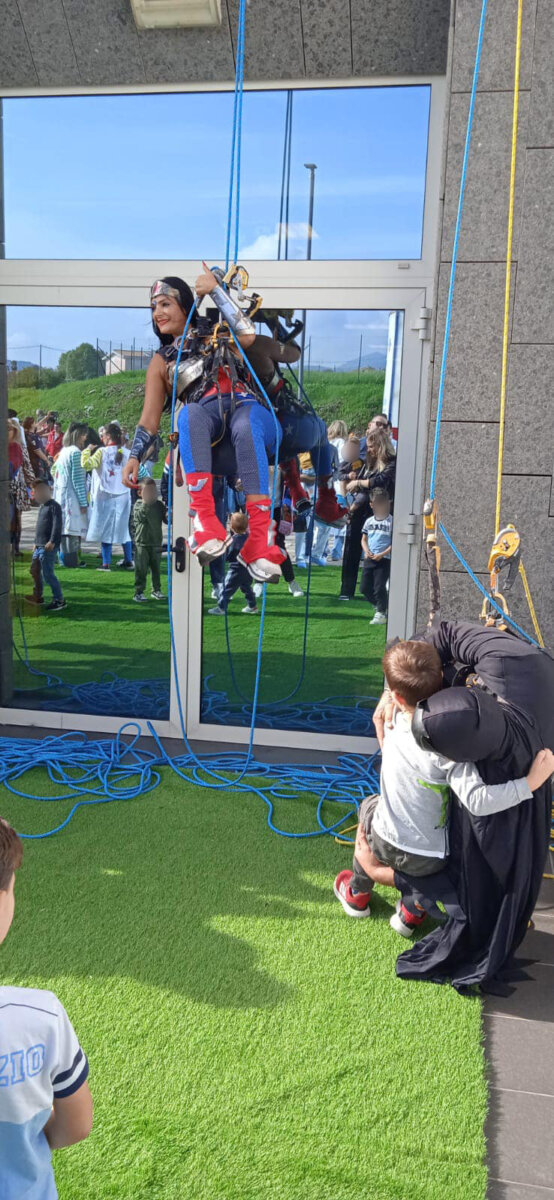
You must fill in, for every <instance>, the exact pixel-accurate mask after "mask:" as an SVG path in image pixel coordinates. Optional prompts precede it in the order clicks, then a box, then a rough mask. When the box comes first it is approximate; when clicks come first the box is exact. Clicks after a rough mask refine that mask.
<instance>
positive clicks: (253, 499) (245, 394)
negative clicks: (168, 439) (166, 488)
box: [124, 270, 283, 583]
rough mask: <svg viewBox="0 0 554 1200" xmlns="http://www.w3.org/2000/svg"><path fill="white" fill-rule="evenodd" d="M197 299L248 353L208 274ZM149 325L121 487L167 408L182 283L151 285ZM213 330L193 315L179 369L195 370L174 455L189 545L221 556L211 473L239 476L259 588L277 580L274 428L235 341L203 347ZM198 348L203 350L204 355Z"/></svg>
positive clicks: (248, 562)
mask: <svg viewBox="0 0 554 1200" xmlns="http://www.w3.org/2000/svg"><path fill="white" fill-rule="evenodd" d="M195 287H196V293H197V296H198V297H199V298H200V299H202V298H203V297H204V296H210V297H211V299H212V300H213V302H214V303H215V305H216V306H217V308H218V309H219V310H220V312H221V314H222V317H223V318H224V320H225V321H226V322H227V324H228V325H229V327H230V328H231V329H232V330H233V332H234V334H235V336H236V338H237V341H238V342H239V344H240V345H241V346H242V347H243V348H244V349H245V350H249V348H250V347H251V345H252V343H253V341H254V339H255V336H256V333H255V327H254V325H253V323H252V321H251V320H250V319H249V318H248V317H246V316H245V315H244V314H243V313H242V311H241V310H240V308H239V306H238V305H237V304H236V302H235V301H234V300H233V299H232V297H231V296H230V295H229V293H228V292H225V291H224V289H223V288H222V286H221V285H220V283H219V280H218V279H217V278H216V276H215V275H214V274H213V273H212V272H211V271H208V270H206V271H205V272H204V273H203V274H202V275H200V276H199V277H198V279H197V281H196V284H195ZM150 301H151V309H152V324H153V328H154V332H155V334H156V336H157V337H158V338H159V340H160V343H161V345H160V348H159V349H158V351H157V352H156V354H155V355H154V357H153V359H152V360H151V362H150V364H149V366H148V370H147V372H146V390H145V399H144V407H143V410H142V415H141V418H140V424H139V425H138V427H137V430H136V432H135V438H134V441H133V445H132V447H131V455H130V459H129V462H128V463H127V464H126V467H125V472H124V481H125V483H126V484H127V486H132V485H133V484H134V483H136V480H137V473H138V468H139V463H141V462H142V460H143V458H144V456H145V454H146V453H147V451H148V449H149V448H150V446H151V444H152V442H153V440H154V438H155V436H156V434H157V432H158V429H159V425H160V420H161V415H162V412H163V411H164V410H167V409H170V408H171V398H172V390H173V373H174V367H175V362H176V360H177V356H178V350H179V344H180V341H181V337H182V334H183V331H184V328H185V324H186V321H187V317H188V314H189V313H190V311H191V308H192V306H193V303H194V297H193V294H192V292H191V289H190V288H189V286H188V284H186V283H185V282H184V281H183V280H182V279H179V278H177V277H174V276H167V277H166V278H165V279H159V280H156V282H155V283H154V284H153V285H152V288H151V292H150ZM212 333H213V328H212V324H211V323H210V321H209V320H208V319H206V318H202V317H199V316H198V314H197V313H196V312H195V313H194V315H193V318H192V321H191V326H190V330H189V335H188V337H187V341H186V343H185V347H184V351H183V368H184V369H186V368H187V364H188V366H189V367H190V368H191V371H194V369H195V365H196V364H198V368H199V374H198V379H197V381H196V382H194V381H192V382H191V384H190V386H188V387H187V389H186V392H183V401H184V403H183V407H182V408H181V411H180V413H179V417H178V422H177V424H178V432H179V453H180V459H181V465H182V468H183V473H184V475H185V482H186V485H187V489H188V493H189V500H190V514H191V516H192V517H193V533H192V536H191V538H190V539H189V548H190V550H191V551H192V553H193V554H196V555H197V556H198V559H199V561H200V562H201V563H202V564H203V565H204V564H207V563H209V562H212V561H213V560H214V559H216V558H219V557H221V555H223V554H224V553H225V551H226V549H227V546H228V544H229V537H228V533H227V530H226V529H225V527H224V525H223V524H222V522H221V521H220V520H219V518H218V516H217V513H216V508H215V502H214V493H213V484H214V474H228V475H232V474H234V475H239V476H240V478H241V480H242V485H243V488H244V491H245V493H246V508H247V512H248V517H249V534H248V537H247V539H246V541H245V543H244V546H243V547H242V550H241V552H240V559H241V562H242V563H243V564H244V565H245V566H246V567H247V569H248V571H249V572H250V574H251V575H252V577H253V578H254V579H257V580H259V581H260V582H261V583H266V582H267V583H278V581H279V579H280V576H281V563H282V561H283V553H282V551H281V550H280V549H279V547H278V546H276V545H275V528H274V522H273V521H272V519H271V500H270V496H269V462H268V459H269V458H270V457H273V456H274V455H275V454H276V451H277V448H278V440H279V437H280V433H279V430H278V429H276V428H275V422H274V419H273V416H272V414H271V413H270V412H269V410H268V409H267V408H266V407H264V405H263V404H262V403H261V402H260V399H259V398H258V397H257V395H256V394H255V392H254V391H253V388H252V384H251V381H250V376H249V373H248V370H247V368H246V367H245V366H244V364H243V361H242V358H241V356H240V354H239V352H238V351H237V350H236V348H235V347H234V345H232V344H231V345H230V346H229V350H228V352H226V353H225V354H223V353H222V352H220V350H219V348H214V350H213V352H210V350H209V343H210V339H211V336H212ZM202 351H206V353H205V354H204V355H202V353H199V352H202ZM224 439H225V440H226V441H230V445H231V448H232V452H233V456H234V461H232V462H231V466H230V468H229V469H223V470H221V469H219V470H215V471H214V455H213V452H212V448H213V447H214V446H217V445H218V443H220V442H223V441H224Z"/></svg>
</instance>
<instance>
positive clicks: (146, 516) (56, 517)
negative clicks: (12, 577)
mask: <svg viewBox="0 0 554 1200" xmlns="http://www.w3.org/2000/svg"><path fill="white" fill-rule="evenodd" d="M33 498H34V500H35V502H36V503H37V504H38V505H39V509H38V513H37V521H36V527H35V545H34V549H33V555H32V559H31V568H30V571H31V576H32V579H33V592H32V595H29V596H27V597H26V599H27V600H28V601H29V602H30V603H32V604H36V605H43V604H44V603H45V602H44V584H45V583H46V584H47V585H48V587H49V588H50V590H51V592H52V600H51V602H50V603H49V604H46V605H45V610H46V611H47V612H60V611H61V610H62V609H64V608H66V607H67V601H66V599H65V597H64V595H63V591H62V587H61V584H60V581H59V579H58V577H57V575H56V562H57V557H58V553H59V550H60V545H61V540H62V509H61V506H60V504H58V501H57V500H54V499H53V496H52V490H51V488H50V485H49V484H48V483H47V482H46V481H45V480H40V481H38V480H37V482H36V483H35V486H34V489H33ZM166 521H167V513H166V508H165V504H163V502H162V501H161V500H159V499H158V489H157V487H156V483H155V480H154V479H145V480H144V481H143V483H141V484H140V486H139V496H138V499H137V500H136V503H135V504H134V506H133V510H132V515H131V523H130V524H131V535H132V539H133V544H134V563H135V594H134V597H133V599H134V600H135V601H136V602H137V603H139V604H142V603H145V602H146V595H145V587H146V583H147V579H148V575H150V577H151V588H152V590H151V597H152V599H153V600H163V592H162V585H161V558H162V547H163V530H162V525H163V523H164V522H166Z"/></svg>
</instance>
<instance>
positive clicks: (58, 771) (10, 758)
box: [0, 722, 378, 841]
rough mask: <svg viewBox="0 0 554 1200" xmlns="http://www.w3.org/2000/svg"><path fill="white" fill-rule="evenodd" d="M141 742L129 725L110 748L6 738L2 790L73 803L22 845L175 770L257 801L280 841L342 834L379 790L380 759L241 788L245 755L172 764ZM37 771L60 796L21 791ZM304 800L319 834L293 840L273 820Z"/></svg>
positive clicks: (262, 774)
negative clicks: (330, 815) (328, 813)
mask: <svg viewBox="0 0 554 1200" xmlns="http://www.w3.org/2000/svg"><path fill="white" fill-rule="evenodd" d="M126 732H131V733H132V736H131V740H130V741H129V742H125V741H124V740H123V734H124V733H126ZM151 732H152V731H151ZM140 736H141V730H140V726H139V725H135V724H134V722H129V723H128V724H126V725H123V726H122V727H121V729H120V730H119V731H118V733H117V735H116V737H115V738H114V739H113V740H109V741H108V740H106V741H87V738H86V737H85V735H84V734H83V733H65V734H62V735H60V736H57V737H47V738H42V739H40V740H37V741H35V740H33V739H29V738H4V739H3V741H2V751H3V754H2V761H1V763H0V786H3V787H5V788H6V790H7V791H9V792H11V794H12V795H13V796H17V797H18V798H21V799H25V800H35V801H38V802H39V803H45V804H56V803H60V802H66V803H67V802H68V801H71V800H74V801H75V803H74V804H73V805H72V807H71V810H70V812H69V813H68V814H67V816H66V817H64V819H63V821H61V822H59V823H58V824H57V825H56V826H55V827H54V828H53V829H49V830H47V831H45V832H44V833H35V834H32V833H21V834H20V837H22V838H25V839H26V840H30V841H41V840H43V839H45V838H48V837H52V836H53V835H54V834H56V833H60V832H61V830H62V829H65V828H66V827H67V826H68V825H69V822H70V821H71V819H72V817H73V816H74V815H75V813H76V812H77V811H78V809H79V808H89V807H92V806H93V805H96V804H107V803H110V802H112V801H118V800H125V801H126V800H135V799H138V798H139V797H140V796H143V795H145V794H147V793H149V792H152V791H154V790H155V788H157V787H158V785H159V784H160V782H161V774H160V768H161V767H163V766H170V767H171V768H172V770H173V771H175V772H176V773H177V774H178V775H180V777H181V778H182V779H185V780H186V781H187V782H188V783H195V784H197V785H199V786H200V787H209V788H211V789H213V786H214V785H213V784H212V783H211V782H210V780H211V779H212V778H221V779H224V780H225V787H226V790H227V791H238V792H243V793H248V794H252V793H253V794H254V795H256V796H258V797H259V798H260V799H261V800H262V801H263V803H264V804H265V805H266V807H267V809H268V813H267V824H268V827H269V829H271V830H272V832H273V833H277V834H279V835H280V836H281V837H287V838H293V839H302V838H307V837H309V838H313V837H322V836H325V835H330V834H334V833H336V831H337V830H338V829H340V827H341V826H343V825H344V824H345V823H346V822H347V821H348V820H350V819H352V818H353V819H356V817H357V812H358V808H359V805H360V804H361V802H362V800H363V799H364V797H365V796H367V795H368V793H369V792H375V791H376V790H377V789H378V775H377V769H376V761H377V757H378V756H377V755H376V754H374V755H373V757H372V758H370V759H369V760H367V759H366V758H365V757H363V756H362V755H355V754H349V755H341V757H340V758H339V761H338V763H337V766H336V767H321V766H319V765H317V764H311V765H308V766H300V765H298V764H284V763H261V762H260V763H255V764H254V767H253V770H252V772H251V775H252V780H251V781H250V782H242V776H243V773H244V771H243V758H244V756H243V755H242V754H238V753H221V754H209V755H205V756H204V758H203V759H202V761H201V760H199V759H198V758H197V757H196V755H195V754H193V753H192V752H191V751H190V750H189V752H188V753H187V754H184V755H181V756H179V757H178V758H175V759H171V758H170V757H169V755H168V754H167V753H166V751H165V750H164V749H163V747H162V746H161V745H160V746H159V749H160V751H161V753H160V754H159V755H158V756H157V755H155V754H154V753H153V752H152V751H150V750H145V749H143V748H139V746H138V744H137V743H138V741H139V738H140ZM156 740H157V739H156ZM37 767H38V768H41V769H42V770H44V771H46V773H47V775H48V779H49V780H50V783H51V784H53V786H54V788H55V789H57V791H56V792H55V794H53V795H40V794H37V793H35V792H33V791H26V790H24V788H23V787H22V786H21V783H20V781H21V780H22V779H23V777H24V776H25V774H26V773H27V772H28V771H31V770H34V769H35V768H37ZM223 773H225V774H223ZM227 776H229V777H227ZM234 776H236V778H234ZM299 792H300V793H302V792H303V793H305V794H308V795H312V796H314V797H317V800H318V803H317V808H316V821H317V829H311V830H308V831H306V832H299V833H293V832H291V831H289V830H285V829H281V828H280V827H279V826H277V825H276V824H275V822H274V819H273V817H274V812H275V805H276V803H277V802H278V801H280V800H294V799H297V797H298V794H299ZM85 797H86V798H85ZM324 804H333V805H334V804H336V805H339V806H341V807H342V808H343V809H344V810H345V811H343V812H342V813H341V815H340V816H339V817H338V818H337V820H333V821H332V822H331V823H330V824H327V823H326V822H325V821H324V820H323V816H322V809H323V805H324Z"/></svg>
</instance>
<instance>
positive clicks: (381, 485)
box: [202, 312, 402, 736]
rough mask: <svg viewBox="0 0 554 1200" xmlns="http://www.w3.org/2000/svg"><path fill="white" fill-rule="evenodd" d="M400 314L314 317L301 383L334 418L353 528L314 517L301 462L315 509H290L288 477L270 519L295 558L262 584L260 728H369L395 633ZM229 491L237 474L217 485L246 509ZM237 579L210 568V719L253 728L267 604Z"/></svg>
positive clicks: (206, 613) (330, 420) (340, 484)
mask: <svg viewBox="0 0 554 1200" xmlns="http://www.w3.org/2000/svg"><path fill="white" fill-rule="evenodd" d="M401 317H402V314H399V313H391V314H389V313H388V312H387V313H383V312H310V313H308V317H307V330H306V370H305V374H304V384H305V388H306V391H307V394H308V395H309V397H310V400H311V402H312V403H313V405H314V407H315V409H316V411H317V412H318V413H319V414H320V415H322V416H323V417H324V419H325V421H326V423H327V427H328V438H329V441H330V442H331V444H332V446H333V448H334V451H335V471H334V479H333V486H334V490H335V493H336V496H337V499H338V501H339V504H340V505H341V506H342V507H343V511H344V514H345V515H347V518H348V520H347V522H346V523H345V524H343V525H342V526H340V527H336V526H335V527H332V526H329V525H328V524H325V523H323V522H322V521H320V520H317V519H315V504H314V501H315V499H316V492H317V480H316V475H315V471H314V467H313V464H312V462H311V460H310V456H309V455H308V454H300V455H299V456H298V467H299V472H300V482H301V486H302V488H303V490H304V493H305V494H306V495H307V498H308V503H306V504H304V503H302V504H300V503H296V501H295V502H294V503H293V502H292V500H291V492H290V490H289V488H288V486H287V477H286V474H285V475H284V477H283V475H282V473H281V478H280V479H279V480H278V483H277V487H276V496H277V501H276V519H277V522H278V539H279V540H280V544H281V545H283V546H285V547H286V550H287V552H288V557H287V560H286V562H285V564H284V565H283V568H282V572H283V578H282V580H281V581H280V583H279V584H278V585H277V586H268V587H267V589H266V590H267V595H266V613H265V627H264V638H263V651H262V667H261V678H260V693H259V707H258V714H257V720H256V724H257V725H259V726H261V727H267V728H276V729H279V728H281V729H296V730H304V731H310V732H320V733H333V734H337V733H339V734H341V733H342V734H344V735H351V736H356V735H357V736H371V735H372V734H373V725H372V712H373V708H374V704H375V699H376V697H377V696H378V695H379V694H380V691H381V686H382V670H381V658H382V655H383V652H384V647H385V641H386V629H387V611H388V580H389V570H390V546H391V538H392V522H393V516H392V510H393V506H394V484H395V469H396V456H395V449H396V441H395V436H396V432H397V430H396V425H397V420H398V416H397V414H398V391H399V370H398V363H399V358H400V345H401V338H402V319H401ZM292 382H293V385H294V384H295V381H294V380H293V381H292ZM384 412H386V413H387V414H390V418H391V420H390V421H389V420H388V418H387V416H383V415H382V414H383V413H384ZM233 485H234V480H233V479H232V478H231V477H230V478H228V479H222V480H220V493H221V495H220V503H221V506H222V514H223V512H224V511H225V512H226V513H227V515H228V516H229V515H230V514H232V513H233V512H236V511H237V510H238V509H239V508H240V507H241V499H242V497H241V495H240V493H238V492H237V491H235V490H233ZM300 509H303V511H300ZM233 580H234V567H232V566H230V565H229V564H227V565H226V564H225V563H224V562H223V560H221V559H220V560H217V561H216V562H215V563H212V564H210V570H209V571H205V572H204V595H203V634H202V639H203V640H202V720H203V721H205V722H209V723H214V724H223V725H249V724H250V720H251V714H252V697H253V693H254V685H255V671H256V660H257V652H258V639H259V622H260V612H261V604H262V598H261V589H260V588H259V587H256V586H255V587H254V588H253V589H252V587H251V586H250V587H249V583H250V585H251V584H252V581H251V580H250V581H249V580H248V578H245V579H244V580H242V581H241V582H238V580H237V581H236V582H238V587H237V588H236V590H234V588H233Z"/></svg>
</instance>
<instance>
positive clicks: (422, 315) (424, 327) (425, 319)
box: [412, 308, 433, 342]
mask: <svg viewBox="0 0 554 1200" xmlns="http://www.w3.org/2000/svg"><path fill="white" fill-rule="evenodd" d="M432 315H433V310H432V308H420V310H419V316H418V318H417V321H416V322H415V324H414V325H412V329H414V330H416V331H417V332H418V333H419V340H420V342H428V341H429V339H430V337H431V317H432Z"/></svg>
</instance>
